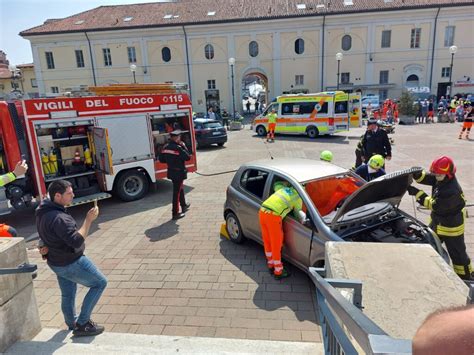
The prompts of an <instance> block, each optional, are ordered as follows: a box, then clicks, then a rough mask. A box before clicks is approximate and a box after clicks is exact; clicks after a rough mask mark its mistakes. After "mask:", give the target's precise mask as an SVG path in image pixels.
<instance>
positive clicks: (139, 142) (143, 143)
mask: <svg viewBox="0 0 474 355" xmlns="http://www.w3.org/2000/svg"><path fill="white" fill-rule="evenodd" d="M97 122H98V124H97V125H98V126H99V127H104V128H107V129H108V132H109V138H110V146H111V147H112V163H113V164H114V165H118V164H125V163H131V162H137V161H140V160H147V159H151V158H153V154H154V152H153V149H152V147H153V146H152V144H151V142H150V139H151V138H150V137H152V135H151V126H150V122H149V118H148V117H147V115H146V114H138V115H120V116H106V117H97Z"/></svg>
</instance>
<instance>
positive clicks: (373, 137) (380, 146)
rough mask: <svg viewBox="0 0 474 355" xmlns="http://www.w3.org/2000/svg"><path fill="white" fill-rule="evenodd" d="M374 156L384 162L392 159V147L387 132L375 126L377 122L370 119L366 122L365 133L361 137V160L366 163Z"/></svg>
mask: <svg viewBox="0 0 474 355" xmlns="http://www.w3.org/2000/svg"><path fill="white" fill-rule="evenodd" d="M376 154H380V155H381V156H382V157H383V158H384V159H385V160H390V159H392V145H391V144H390V140H389V139H388V135H387V132H385V130H383V129H381V128H380V127H378V125H377V120H376V119H374V118H370V119H369V120H368V121H367V131H366V132H365V134H364V136H363V137H362V160H363V161H364V162H368V161H369V159H370V158H371V157H372V156H373V155H376Z"/></svg>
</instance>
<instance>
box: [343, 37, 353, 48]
mask: <svg viewBox="0 0 474 355" xmlns="http://www.w3.org/2000/svg"><path fill="white" fill-rule="evenodd" d="M351 47H352V37H351V36H349V35H345V36H343V37H342V41H341V48H342V50H344V51H348V50H349V49H351Z"/></svg>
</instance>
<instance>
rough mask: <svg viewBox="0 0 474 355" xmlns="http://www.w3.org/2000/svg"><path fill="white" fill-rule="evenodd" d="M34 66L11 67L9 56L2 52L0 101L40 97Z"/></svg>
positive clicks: (0, 58)
mask: <svg viewBox="0 0 474 355" xmlns="http://www.w3.org/2000/svg"><path fill="white" fill-rule="evenodd" d="M35 75H36V74H35V68H34V65H33V64H21V65H17V66H10V62H9V61H8V59H7V54H6V53H5V52H3V51H1V50H0V100H6V99H14V98H17V97H26V98H33V97H37V96H39V93H38V85H37V82H36V76H35Z"/></svg>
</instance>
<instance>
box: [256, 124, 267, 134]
mask: <svg viewBox="0 0 474 355" xmlns="http://www.w3.org/2000/svg"><path fill="white" fill-rule="evenodd" d="M257 135H259V136H260V137H263V136H266V135H267V130H266V129H265V127H264V126H258V127H257Z"/></svg>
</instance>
